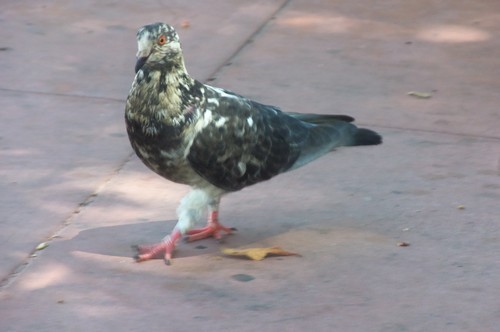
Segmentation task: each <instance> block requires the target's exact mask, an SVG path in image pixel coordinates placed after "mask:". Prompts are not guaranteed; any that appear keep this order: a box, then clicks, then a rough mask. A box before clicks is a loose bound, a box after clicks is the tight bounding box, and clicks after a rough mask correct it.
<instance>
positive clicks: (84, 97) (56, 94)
mask: <svg viewBox="0 0 500 332" xmlns="http://www.w3.org/2000/svg"><path fill="white" fill-rule="evenodd" d="M0 91H3V92H12V93H25V94H32V95H41V96H53V97H69V98H82V99H95V100H105V101H111V102H120V103H125V102H126V99H125V98H123V99H120V98H113V97H102V96H91V95H79V94H70V93H57V92H47V91H34V90H18V89H8V88H0Z"/></svg>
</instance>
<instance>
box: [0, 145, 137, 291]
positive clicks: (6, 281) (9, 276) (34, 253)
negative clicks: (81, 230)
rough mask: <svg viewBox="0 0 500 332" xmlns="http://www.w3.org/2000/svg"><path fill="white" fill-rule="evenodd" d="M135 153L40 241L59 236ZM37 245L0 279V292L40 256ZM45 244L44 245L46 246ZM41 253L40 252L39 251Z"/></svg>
mask: <svg viewBox="0 0 500 332" xmlns="http://www.w3.org/2000/svg"><path fill="white" fill-rule="evenodd" d="M134 155H135V153H134V152H133V151H131V152H129V153H128V155H127V157H126V158H124V159H123V160H122V162H120V164H118V166H117V167H116V168H115V169H114V170H113V171H112V172H111V173H110V174H109V175H108V176H107V177H106V178H105V179H104V180H103V181H102V182H101V184H100V185H98V186H97V188H96V189H95V190H94V191H93V192H92V193H90V194H89V195H88V196H87V197H86V198H85V199H84V200H83V201H82V202H80V203H79V204H78V205H77V206H76V208H75V209H74V210H73V211H72V212H71V214H70V215H69V216H68V217H67V218H66V219H64V220H63V222H62V224H61V226H60V227H59V229H58V230H56V231H55V232H54V233H53V234H52V235H50V236H49V237H48V238H47V239H46V240H45V241H42V242H41V243H46V244H47V246H48V245H50V243H51V242H52V241H53V240H54V239H57V238H60V237H61V236H60V235H59V234H61V233H62V232H63V231H64V230H65V229H66V228H68V227H69V226H70V225H71V224H72V222H73V219H74V218H75V217H76V216H77V215H78V214H80V213H82V212H83V210H84V209H86V208H87V207H89V206H90V205H92V203H93V202H94V201H95V200H96V198H97V197H98V196H99V194H100V193H101V192H102V191H103V190H104V189H105V188H106V186H107V185H108V184H109V183H110V182H111V181H112V180H113V179H114V178H115V176H116V175H118V174H119V173H120V172H121V170H122V169H123V168H124V167H125V165H127V163H128V162H129V161H131V160H132V157H133V156H134ZM38 246H39V245H37V246H35V247H34V248H33V249H32V250H31V251H30V253H29V254H28V257H27V258H26V259H24V260H23V261H22V262H20V263H19V264H18V265H16V266H15V267H14V268H13V269H12V271H11V272H10V273H8V274H7V275H6V276H5V277H4V278H2V279H1V280H0V292H1V291H4V290H5V289H7V288H8V287H9V286H10V285H11V284H12V283H14V282H15V281H16V279H17V278H18V277H19V276H21V274H22V273H23V272H24V271H25V269H26V268H27V267H28V266H30V264H31V263H32V262H33V260H34V259H36V258H38V257H39V256H40V254H39V251H40V250H38V249H37V247H38ZM47 246H45V247H47ZM40 253H41V252H40Z"/></svg>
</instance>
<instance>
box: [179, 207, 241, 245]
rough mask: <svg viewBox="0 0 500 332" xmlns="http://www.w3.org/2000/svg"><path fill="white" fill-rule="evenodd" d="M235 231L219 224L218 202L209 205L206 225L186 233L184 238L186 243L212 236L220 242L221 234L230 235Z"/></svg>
mask: <svg viewBox="0 0 500 332" xmlns="http://www.w3.org/2000/svg"><path fill="white" fill-rule="evenodd" d="M235 230H236V229H235V228H229V227H225V226H223V225H221V223H220V222H219V202H218V201H217V202H216V203H212V204H210V205H209V214H208V222H207V225H206V226H205V227H202V228H197V229H191V230H188V231H187V232H186V234H187V235H188V236H187V237H186V241H188V242H192V241H197V240H201V239H206V238H208V237H212V236H213V237H214V238H216V239H217V240H220V239H221V238H222V234H221V232H225V233H227V234H231V233H232V232H233V231H235Z"/></svg>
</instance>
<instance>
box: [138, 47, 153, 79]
mask: <svg viewBox="0 0 500 332" xmlns="http://www.w3.org/2000/svg"><path fill="white" fill-rule="evenodd" d="M150 54H151V51H150V50H140V51H139V52H137V55H136V56H137V62H136V63H135V73H136V74H137V72H138V71H139V70H140V69H141V68H142V66H144V64H145V63H146V61H147V60H148V57H149V55H150Z"/></svg>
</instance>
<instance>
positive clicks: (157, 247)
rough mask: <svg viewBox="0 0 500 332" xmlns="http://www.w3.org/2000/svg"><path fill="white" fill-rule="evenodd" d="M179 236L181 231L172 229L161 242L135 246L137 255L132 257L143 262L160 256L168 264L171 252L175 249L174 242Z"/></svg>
mask: <svg viewBox="0 0 500 332" xmlns="http://www.w3.org/2000/svg"><path fill="white" fill-rule="evenodd" d="M180 237H181V232H179V231H178V230H174V231H173V232H172V234H171V235H170V236H168V237H166V238H165V239H163V241H162V242H160V243H157V244H152V245H141V246H135V248H136V250H137V255H136V256H135V257H134V258H135V260H136V262H144V261H147V260H150V259H155V258H161V257H162V256H163V259H164V260H165V264H167V265H170V264H171V262H172V253H173V252H174V249H175V243H176V242H177V240H178V239H179V238H180Z"/></svg>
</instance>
